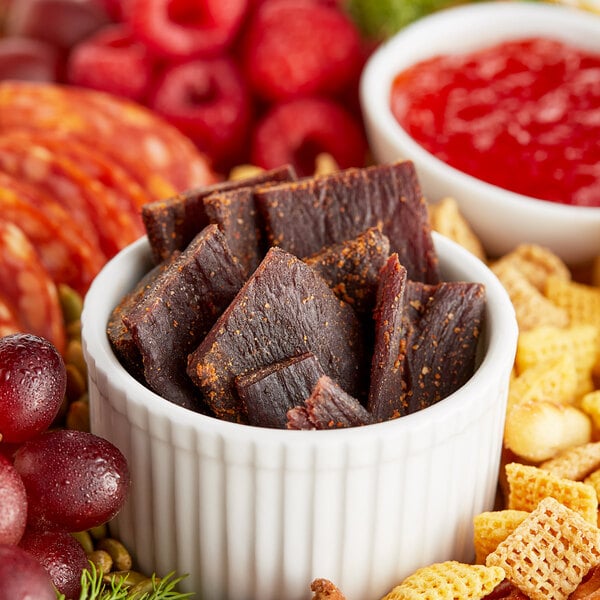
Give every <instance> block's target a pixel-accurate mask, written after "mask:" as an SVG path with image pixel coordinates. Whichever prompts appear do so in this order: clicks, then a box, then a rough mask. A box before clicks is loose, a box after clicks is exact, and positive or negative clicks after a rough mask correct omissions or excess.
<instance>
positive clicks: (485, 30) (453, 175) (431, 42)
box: [360, 1, 600, 265]
mask: <svg viewBox="0 0 600 600" xmlns="http://www.w3.org/2000/svg"><path fill="white" fill-rule="evenodd" d="M527 36H546V37H548V36H551V37H553V38H554V39H559V40H563V41H565V42H568V43H570V44H575V45H577V46H579V47H582V48H585V49H587V50H593V51H595V52H597V53H600V16H597V15H594V14H592V13H589V12H584V11H582V10H579V9H575V8H567V7H564V6H555V5H550V4H548V3H543V2H542V3H536V2H514V1H511V2H483V3H475V4H467V5H465V6H461V7H458V8H452V9H448V10H444V11H440V12H439V13H436V14H434V15H431V16H429V17H426V18H424V19H421V20H419V21H417V22H415V23H414V24H413V25H410V26H409V27H406V28H405V29H403V30H401V31H400V32H399V33H398V34H397V35H396V36H395V37H393V38H391V39H390V40H389V41H388V42H387V43H386V44H384V45H382V46H381V47H380V48H379V49H378V50H377V51H376V52H374V54H373V55H372V56H371V58H370V59H369V61H368V63H367V65H366V67H365V69H364V71H363V75H362V79H361V88H360V95H361V105H362V109H363V113H364V117H365V123H366V128H367V133H368V137H369V142H370V146H371V150H372V152H373V155H374V157H375V159H376V160H377V161H379V162H393V161H396V160H398V159H400V158H408V159H411V160H412V161H413V162H414V163H415V166H416V169H417V171H418V174H419V180H420V182H421V187H422V189H423V192H424V194H425V195H426V196H427V198H428V199H429V200H430V201H431V202H437V201H438V200H440V199H441V198H443V197H445V196H452V197H454V198H455V199H456V201H457V202H458V203H459V206H460V209H461V211H462V213H463V214H464V215H465V217H466V218H467V219H468V221H469V222H470V223H471V225H472V226H473V229H474V230H475V232H476V233H477V234H478V236H479V237H480V238H481V240H482V242H483V244H484V246H485V248H486V250H487V252H488V253H489V254H490V255H491V256H498V255H501V254H504V253H506V252H509V251H510V250H512V249H513V248H514V247H515V246H516V245H517V244H519V243H522V242H534V243H538V244H542V245H544V246H547V247H549V248H551V249H552V250H554V251H555V252H556V253H558V254H559V255H560V256H561V257H562V258H563V260H565V261H566V262H567V263H569V264H573V265H575V264H579V263H585V262H587V261H588V260H589V259H591V258H593V257H595V256H598V255H600V208H591V207H576V206H567V205H563V204H557V203H553V202H547V201H540V200H536V199H533V198H529V197H527V196H523V195H520V194H516V193H513V192H509V191H506V190H503V189H502V188H499V187H497V186H494V185H490V184H488V183H485V182H483V181H481V180H479V179H476V178H475V177H471V176H470V175H466V174H464V173H462V172H460V171H458V170H457V169H455V168H453V167H450V166H448V165H447V164H445V163H444V162H442V161H441V160H439V159H437V158H436V157H434V156H433V155H432V154H430V153H429V152H427V151H426V150H425V149H424V148H423V147H422V146H420V145H419V144H418V143H417V142H416V141H415V140H414V139H413V138H411V137H410V136H409V134H408V133H407V132H406V131H405V130H404V129H403V128H402V127H401V126H400V125H399V124H398V122H397V121H396V119H395V118H394V115H393V114H392V111H391V105H390V92H391V86H392V82H393V80H394V78H395V76H396V75H397V74H398V73H399V72H400V71H402V70H403V69H405V68H407V67H409V66H410V65H412V64H414V63H416V62H419V61H421V60H423V59H426V58H431V57H433V56H436V55H439V54H446V53H462V52H469V51H472V50H475V49H477V48H481V47H486V46H492V45H494V44H496V43H499V42H501V41H503V40H507V39H514V38H522V37H527Z"/></svg>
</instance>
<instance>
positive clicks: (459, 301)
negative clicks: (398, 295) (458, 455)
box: [368, 281, 485, 420]
mask: <svg viewBox="0 0 600 600" xmlns="http://www.w3.org/2000/svg"><path fill="white" fill-rule="evenodd" d="M383 297H384V298H385V297H386V295H385V294H383ZM387 298H388V299H387V302H388V303H389V302H390V301H391V300H394V299H395V297H394V296H393V295H392V294H390V295H389V297H387ZM384 301H386V300H384ZM484 308H485V288H484V286H483V285H482V284H479V283H467V282H442V283H439V284H437V285H428V284H423V283H421V282H413V281H408V282H407V284H406V289H405V292H404V300H403V302H399V301H398V302H396V303H395V304H394V306H387V307H385V308H384V307H381V308H379V309H378V310H379V311H380V314H381V315H384V314H386V312H387V314H388V315H391V317H392V318H393V319H394V323H395V325H396V326H397V324H398V322H399V318H398V315H397V314H395V313H396V312H397V311H400V312H401V316H400V323H401V324H400V331H401V334H397V336H396V337H399V338H400V343H399V345H398V344H397V340H393V343H389V344H387V345H382V344H380V345H379V346H378V347H377V350H376V353H375V354H374V356H377V357H378V360H380V362H381V363H384V362H387V363H388V364H392V363H393V364H394V366H396V365H397V368H394V369H393V370H392V371H391V372H390V373H389V374H387V376H386V377H387V379H385V380H384V383H385V385H381V386H379V388H377V387H375V385H376V383H377V380H376V379H373V380H372V383H371V392H370V398H369V403H368V408H369V410H371V411H372V412H373V414H374V415H375V416H376V418H377V419H378V420H385V419H389V418H394V417H397V416H403V415H406V414H410V413H413V412H416V411H418V410H421V409H423V408H427V407H428V406H431V405H433V404H435V403H436V402H438V401H440V400H442V399H443V398H446V397H447V396H449V395H450V394H452V393H453V392H454V391H456V390H457V389H458V388H460V387H461V386H462V385H463V384H464V383H466V381H467V380H468V379H469V378H470V377H471V376H472V375H473V372H474V370H475V361H476V353H477V342H478V339H479V333H480V331H481V325H482V322H483V316H484ZM384 323H385V321H384V320H383V319H382V320H380V321H379V325H378V327H380V328H381V327H382V326H383V325H384ZM377 336H378V338H379V339H380V341H381V340H382V339H384V338H385V333H378V334H377ZM386 352H387V358H386ZM374 364H375V362H374ZM379 379H380V380H381V377H380V378H379Z"/></svg>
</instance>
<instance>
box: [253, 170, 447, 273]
mask: <svg viewBox="0 0 600 600" xmlns="http://www.w3.org/2000/svg"><path fill="white" fill-rule="evenodd" d="M255 194H256V203H257V207H258V209H259V211H260V212H261V214H262V217H263V219H264V222H265V229H266V234H267V238H268V242H269V244H271V245H275V246H280V247H281V248H283V249H284V250H287V251H288V252H291V253H292V254H295V255H296V256H299V257H303V258H304V257H307V256H311V255H312V254H314V253H316V252H319V251H320V250H321V249H322V248H324V247H326V246H330V245H331V244H335V243H339V242H342V241H344V240H348V239H352V238H354V237H356V236H357V235H359V234H361V233H362V232H363V231H365V230H366V229H368V228H369V227H381V228H382V231H383V233H384V234H385V235H386V236H387V237H388V238H389V242H390V251H391V252H396V253H398V256H399V258H400V262H401V264H402V265H403V266H405V267H406V269H407V271H408V276H409V278H410V279H414V280H417V281H424V282H427V283H437V282H438V281H439V280H440V277H439V272H438V259H437V254H436V252H435V248H434V245H433V239H432V236H431V225H430V223H429V218H428V214H427V207H426V202H425V199H424V198H423V196H422V194H421V190H420V186H419V183H418V181H417V176H416V172H415V169H414V165H413V163H412V162H410V161H404V162H399V163H396V164H393V165H377V166H373V167H368V168H366V169H346V170H344V171H337V172H335V173H332V174H329V175H324V176H321V177H313V178H310V179H304V180H300V181H297V182H291V183H290V182H288V183H282V184H278V185H272V186H269V187H268V188H260V187H259V188H258V189H257V190H256V192H255Z"/></svg>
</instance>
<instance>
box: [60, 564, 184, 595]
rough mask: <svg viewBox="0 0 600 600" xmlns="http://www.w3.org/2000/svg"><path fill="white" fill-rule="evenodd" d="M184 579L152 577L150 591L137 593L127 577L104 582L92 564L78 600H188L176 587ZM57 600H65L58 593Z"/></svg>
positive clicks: (111, 578) (83, 579)
mask: <svg viewBox="0 0 600 600" xmlns="http://www.w3.org/2000/svg"><path fill="white" fill-rule="evenodd" d="M183 579H184V577H175V574H174V573H169V574H167V575H165V576H164V577H162V578H158V577H156V576H155V575H152V578H151V586H152V589H151V590H150V591H144V592H139V591H136V590H135V586H134V587H131V586H130V585H129V584H128V582H127V575H123V576H116V575H115V576H111V577H110V578H109V580H108V581H105V579H104V577H103V574H102V572H100V571H98V570H97V569H96V567H95V565H93V564H92V563H90V568H89V569H85V570H84V571H83V573H82V575H81V594H80V595H79V598H78V600H189V599H190V598H192V597H193V593H191V592H185V593H182V592H178V591H177V590H176V587H177V585H178V584H179V583H180V582H181V581H182V580H183ZM56 598H57V600H66V598H65V596H64V595H63V594H61V593H60V592H57V594H56Z"/></svg>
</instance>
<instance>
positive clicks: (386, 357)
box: [367, 253, 407, 421]
mask: <svg viewBox="0 0 600 600" xmlns="http://www.w3.org/2000/svg"><path fill="white" fill-rule="evenodd" d="M406 283H407V278H406V269H405V268H404V267H403V266H402V265H401V264H400V261H399V260H398V255H397V254H395V253H394V254H392V255H391V256H390V257H389V258H388V260H387V262H386V264H385V265H384V267H383V268H382V269H381V272H380V276H379V287H378V288H377V297H376V302H375V310H374V312H373V320H374V322H375V341H374V345H373V355H372V358H371V383H370V386H369V401H368V403H367V407H368V409H369V411H370V412H371V413H372V414H373V416H374V418H375V419H376V420H377V421H387V420H388V419H393V418H396V417H399V416H400V413H399V410H398V408H397V404H398V398H399V394H400V382H401V380H402V372H401V368H402V360H401V357H402V356H403V355H404V354H405V353H406V348H405V344H406V336H405V331H404V324H403V320H402V314H403V307H404V295H405V291H406Z"/></svg>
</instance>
